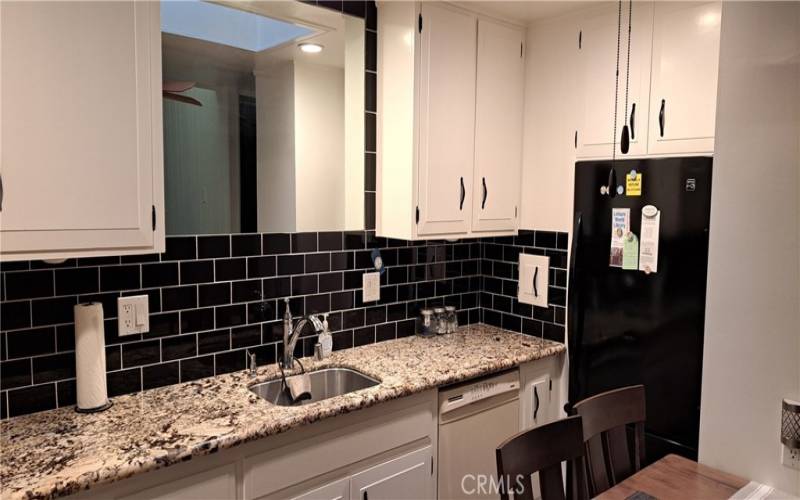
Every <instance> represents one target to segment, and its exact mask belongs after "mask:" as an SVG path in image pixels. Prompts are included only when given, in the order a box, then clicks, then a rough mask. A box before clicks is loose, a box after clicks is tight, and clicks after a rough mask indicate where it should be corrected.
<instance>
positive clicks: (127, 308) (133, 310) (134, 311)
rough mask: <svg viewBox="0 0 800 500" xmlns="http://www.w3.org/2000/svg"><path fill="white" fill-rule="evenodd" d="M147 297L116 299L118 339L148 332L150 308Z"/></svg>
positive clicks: (135, 296)
mask: <svg viewBox="0 0 800 500" xmlns="http://www.w3.org/2000/svg"><path fill="white" fill-rule="evenodd" d="M147 299H148V297H147V295H133V296H130V297H119V298H118V299H117V316H118V318H117V332H118V334H119V336H120V337H124V336H125V335H137V334H140V333H146V332H149V331H150V310H149V308H150V306H149V303H148V301H147Z"/></svg>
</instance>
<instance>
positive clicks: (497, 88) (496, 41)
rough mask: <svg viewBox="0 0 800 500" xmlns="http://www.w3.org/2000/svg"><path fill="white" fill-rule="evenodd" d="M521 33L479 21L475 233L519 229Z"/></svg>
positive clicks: (522, 93)
mask: <svg viewBox="0 0 800 500" xmlns="http://www.w3.org/2000/svg"><path fill="white" fill-rule="evenodd" d="M524 74H525V61H524V59H523V33H522V31H520V30H518V29H514V28H510V27H508V26H505V25H503V24H500V23H497V22H494V21H489V20H486V19H481V20H479V21H478V75H477V87H476V101H475V102H476V106H475V190H474V200H475V201H474V203H473V205H472V207H473V213H472V230H473V231H476V232H478V231H513V230H515V229H516V228H517V217H518V213H519V197H520V175H521V174H520V168H521V164H522V113H523V109H524V106H523V100H524V78H525V76H524Z"/></svg>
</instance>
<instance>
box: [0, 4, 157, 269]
mask: <svg viewBox="0 0 800 500" xmlns="http://www.w3.org/2000/svg"><path fill="white" fill-rule="evenodd" d="M0 31H1V32H2V41H0V51H1V57H0V60H2V66H1V67H2V74H1V75H0V78H1V79H2V82H3V85H2V97H1V99H2V123H3V127H2V137H1V138H0V140H1V141H2V153H1V154H2V164H1V165H0V175H1V176H2V188H3V189H2V210H0V231H1V232H0V237H1V238H2V249H0V252H2V253H0V258H2V260H22V259H42V258H55V259H58V258H66V257H75V256H83V255H104V254H105V255H109V254H114V255H119V254H124V253H147V252H153V251H162V250H163V247H164V229H163V228H164V224H163V209H162V207H163V166H162V145H161V142H162V135H161V134H162V132H161V131H162V128H161V42H160V40H161V37H160V36H161V35H160V23H159V4H158V3H157V2H132V1H129V2H77V3H76V2H2V3H0ZM154 226H155V227H154Z"/></svg>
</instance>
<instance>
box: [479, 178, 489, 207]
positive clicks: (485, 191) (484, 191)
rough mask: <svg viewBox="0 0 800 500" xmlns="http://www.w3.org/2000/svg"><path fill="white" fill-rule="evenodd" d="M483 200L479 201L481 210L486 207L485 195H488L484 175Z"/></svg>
mask: <svg viewBox="0 0 800 500" xmlns="http://www.w3.org/2000/svg"><path fill="white" fill-rule="evenodd" d="M482 182H483V201H481V210H483V209H484V208H486V197H487V196H489V190H488V189H486V177H483V179H482Z"/></svg>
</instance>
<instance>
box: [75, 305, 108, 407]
mask: <svg viewBox="0 0 800 500" xmlns="http://www.w3.org/2000/svg"><path fill="white" fill-rule="evenodd" d="M73 310H74V313H75V374H76V379H77V380H76V385H77V387H78V391H77V392H78V397H77V400H78V405H77V407H76V410H77V411H79V412H92V411H101V410H105V409H106V408H108V407H109V406H111V403H110V402H109V400H108V391H107V390H106V341H105V336H104V328H103V304H101V303H99V302H89V303H85V304H78V305H76V306H75V307H74V309H73Z"/></svg>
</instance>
